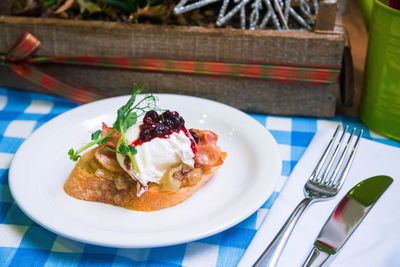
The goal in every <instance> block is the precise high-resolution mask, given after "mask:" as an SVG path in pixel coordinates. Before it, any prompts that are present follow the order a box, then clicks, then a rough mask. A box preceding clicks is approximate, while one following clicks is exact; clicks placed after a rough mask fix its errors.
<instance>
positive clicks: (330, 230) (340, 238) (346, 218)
mask: <svg viewBox="0 0 400 267" xmlns="http://www.w3.org/2000/svg"><path fill="white" fill-rule="evenodd" d="M392 182H393V179H392V178H391V177H389V176H383V175H381V176H374V177H371V178H368V179H365V180H364V181H362V182H360V183H358V184H357V185H356V186H354V187H353V188H352V189H350V191H349V192H348V193H347V194H346V195H345V196H344V197H343V199H342V200H341V201H340V202H339V204H338V205H337V206H336V208H335V209H334V211H333V212H332V214H331V216H330V217H329V218H328V220H327V221H326V223H325V225H324V226H323V227H322V229H321V232H320V233H319V235H318V237H317V239H316V240H315V242H314V247H313V249H312V250H311V252H310V254H309V255H308V257H307V259H306V261H305V262H304V263H303V267H304V266H307V267H308V266H312V267H314V266H322V265H323V264H324V263H326V262H327V260H328V259H329V258H330V256H334V255H335V254H336V253H337V252H338V251H339V249H340V248H341V247H342V246H343V245H344V243H346V241H347V239H348V238H349V237H350V236H351V234H352V233H353V232H354V230H355V229H356V228H357V226H358V225H359V224H360V223H361V222H362V220H363V219H364V217H365V216H366V215H367V214H368V212H369V211H370V210H371V208H372V206H373V205H374V204H375V202H376V201H377V200H378V199H379V197H380V196H381V195H382V194H383V193H384V192H385V191H386V189H387V188H388V187H389V186H390V184H391V183H392Z"/></svg>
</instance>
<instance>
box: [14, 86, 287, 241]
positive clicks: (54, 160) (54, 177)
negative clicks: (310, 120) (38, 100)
mask: <svg viewBox="0 0 400 267" xmlns="http://www.w3.org/2000/svg"><path fill="white" fill-rule="evenodd" d="M157 96H158V97H159V102H158V105H159V106H160V107H161V108H164V109H170V110H177V111H178V112H179V113H180V114H181V115H182V116H183V118H184V119H185V121H186V127H187V128H198V129H208V130H212V131H214V132H215V133H217V134H218V135H219V141H218V143H219V145H220V147H221V148H222V149H223V150H224V151H226V152H227V153H228V156H227V158H226V161H225V163H224V164H223V166H222V167H221V168H220V169H219V170H218V172H217V173H216V174H215V176H214V177H213V178H212V179H211V180H210V181H209V182H208V183H207V184H206V185H205V186H203V187H202V188H201V189H200V190H199V191H198V192H196V193H195V194H194V195H193V196H192V197H190V198H189V199H187V200H185V201H184V202H183V203H181V204H178V205H177V206H174V207H170V208H167V209H163V210H160V211H154V212H138V211H132V210H128V209H124V208H119V207H114V206H112V205H107V204H102V203H96V202H89V201H83V200H78V199H75V198H73V197H70V196H69V195H67V194H66V193H65V192H64V190H63V185H64V182H65V180H66V179H67V177H68V175H69V173H70V172H71V170H72V168H73V167H74V162H72V161H71V160H69V157H68V155H67V151H68V150H69V149H70V148H71V147H73V148H75V149H76V148H78V147H80V146H82V145H83V144H85V143H87V142H88V141H89V139H90V133H92V132H93V131H95V130H97V129H99V128H100V127H101V123H102V122H106V123H108V124H109V125H111V124H112V122H113V121H114V120H115V117H116V110H117V109H118V108H119V107H121V106H122V105H123V104H125V103H126V101H127V100H128V98H129V97H128V96H122V97H115V98H109V99H105V100H101V101H97V102H93V103H90V104H87V105H83V106H80V107H77V108H75V109H73V110H70V111H68V112H66V113H64V114H62V115H60V116H58V117H56V118H54V119H53V120H51V121H49V122H48V123H46V124H45V125H43V126H42V127H40V128H39V129H38V130H37V131H35V132H34V133H33V134H32V135H31V136H30V137H29V138H28V139H27V140H26V141H25V142H24V143H23V144H22V145H21V147H20V149H19V150H18V152H17V153H16V155H15V157H14V159H13V162H12V164H11V167H10V172H9V185H10V190H11V193H12V195H13V197H14V199H15V201H16V202H17V204H18V205H19V207H20V208H21V209H22V210H23V211H24V212H25V213H26V214H27V215H28V216H29V217H30V218H32V219H33V220H34V221H35V222H37V223H38V224H40V225H42V226H43V227H45V228H47V229H49V230H50V231H53V232H55V233H57V234H60V235H62V236H65V237H68V238H71V239H75V240H78V241H83V242H86V243H91V244H96V245H103V246H111V247H125V248H143V247H158V246H167V245H173V244H179V243H184V242H188V241H192V240H196V239H200V238H203V237H207V236H210V235H213V234H216V233H218V232H220V231H223V230H225V229H227V228H229V227H231V226H233V225H235V224H237V223H239V222H241V221H242V220H244V219H246V218H247V217H248V216H250V215H251V214H252V213H254V212H255V211H256V210H257V209H258V208H259V207H260V206H261V205H262V204H263V203H264V202H265V201H266V200H267V199H268V197H269V196H270V195H271V193H272V192H273V188H274V186H275V184H276V182H277V179H278V177H279V175H280V173H281V167H282V165H281V157H280V153H279V150H278V145H277V143H276V142H275V140H274V138H273V137H272V135H271V134H270V133H269V132H268V131H267V130H266V129H265V128H264V127H263V126H262V125H261V124H260V123H258V122H257V121H256V120H254V119H253V118H251V117H249V116H248V115H246V114H245V113H243V112H241V111H239V110H237V109H234V108H232V107H230V106H227V105H224V104H220V103H217V102H214V101H210V100H205V99H201V98H196V97H189V96H181V95H168V94H160V95H157Z"/></svg>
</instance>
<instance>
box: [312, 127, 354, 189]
mask: <svg viewBox="0 0 400 267" xmlns="http://www.w3.org/2000/svg"><path fill="white" fill-rule="evenodd" d="M347 129H349V126H348V125H347V126H346V128H345V129H344V130H343V133H342V136H340V139H339V142H338V143H337V145H336V148H335V151H334V152H333V155H332V157H331V160H330V161H329V163H328V166H327V167H326V168H325V171H324V173H323V174H322V175H321V177H320V178H318V179H317V180H316V182H317V183H322V182H325V181H324V180H325V179H326V178H327V177H328V174H329V172H330V170H331V168H332V165H333V162H334V161H335V159H336V156H337V154H338V153H339V149H340V147H341V146H342V144H343V142H342V141H343V138H344V136H345V135H346V132H347Z"/></svg>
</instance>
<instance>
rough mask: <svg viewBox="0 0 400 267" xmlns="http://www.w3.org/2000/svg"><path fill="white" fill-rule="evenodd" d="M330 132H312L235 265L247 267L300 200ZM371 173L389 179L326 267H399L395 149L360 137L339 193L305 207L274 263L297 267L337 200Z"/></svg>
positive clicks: (399, 188) (399, 155) (399, 184)
mask: <svg viewBox="0 0 400 267" xmlns="http://www.w3.org/2000/svg"><path fill="white" fill-rule="evenodd" d="M332 135H333V131H331V130H326V131H322V132H319V133H317V134H316V135H315V137H314V139H313V140H312V142H311V144H310V146H309V147H308V148H307V150H306V151H305V153H304V155H303V156H302V158H301V159H300V161H299V162H298V163H297V165H296V167H295V168H294V170H293V172H292V174H291V175H290V177H289V180H288V182H287V184H286V185H285V187H284V189H283V190H282V192H281V193H280V195H279V197H278V198H277V200H276V201H275V203H274V205H273V207H272V209H271V210H270V212H269V214H268V216H267V217H266V219H265V221H264V223H263V224H262V226H261V227H260V229H259V230H258V231H257V233H256V235H255V237H254V239H253V240H252V242H251V244H250V246H249V247H248V249H247V250H246V252H245V254H244V255H243V258H242V259H241V261H240V263H239V266H241V267H244V266H245V267H247V266H251V265H252V264H253V263H254V262H255V261H256V260H257V258H258V257H259V255H261V253H262V252H263V251H264V249H265V248H266V247H267V246H268V244H269V243H270V242H271V240H272V239H273V237H274V236H275V234H276V233H277V232H278V231H279V229H280V228H281V226H282V225H283V224H284V222H285V221H286V219H287V218H288V216H289V215H290V213H291V212H292V211H293V209H294V208H295V207H296V206H297V204H298V203H299V202H300V201H301V200H302V199H303V198H304V194H303V186H304V183H305V182H306V181H307V179H308V177H309V176H310V174H311V172H312V170H313V169H314V167H315V165H316V164H317V162H318V160H319V158H320V156H321V155H322V153H323V151H324V149H325V147H326V145H327V144H328V142H329V139H330V137H331V136H332ZM375 175H388V176H391V177H392V178H393V179H394V181H393V183H392V185H391V186H390V187H389V188H388V189H387V190H386V192H385V193H384V194H383V195H382V196H381V198H380V199H379V200H378V201H377V202H376V204H375V206H374V207H373V208H372V209H371V211H370V212H369V213H368V215H367V216H366V217H365V218H364V220H363V222H362V223H361V224H360V225H359V227H358V228H357V229H356V230H355V232H354V233H353V235H352V236H351V237H350V238H349V239H348V241H347V243H346V244H345V245H344V246H343V247H342V249H341V250H340V251H339V252H338V253H337V256H336V257H335V258H334V260H333V261H332V262H331V265H330V266H341V267H343V266H369V267H373V266H379V267H382V266H400V149H399V148H396V147H390V146H387V145H384V144H381V143H377V142H374V141H370V140H367V139H364V138H363V139H362V140H361V142H360V146H359V150H358V153H357V154H356V157H355V159H354V162H353V165H352V167H351V169H350V172H349V175H348V177H347V180H346V182H345V184H344V186H343V188H342V189H341V191H340V192H339V193H338V195H337V196H336V197H335V198H334V199H331V200H328V201H324V202H316V203H314V204H311V205H310V206H309V207H308V208H307V209H306V210H305V212H304V213H303V215H302V217H300V220H299V221H298V223H297V225H296V227H295V228H294V231H293V233H292V235H291V236H290V238H289V241H288V243H287V244H286V247H285V249H284V251H283V253H282V255H281V257H280V260H279V263H278V266H301V265H302V264H303V262H304V260H305V259H306V257H307V255H308V253H309V252H310V250H311V248H312V246H313V243H314V240H315V238H316V236H317V235H318V233H319V232H320V230H321V227H322V226H323V225H324V223H325V221H326V220H327V218H328V217H329V215H330V214H331V212H332V210H333V209H334V208H335V206H336V205H337V204H338V202H339V201H340V200H341V198H342V197H343V196H344V195H345V194H346V193H347V192H348V191H349V189H350V188H352V187H353V186H354V185H356V184H357V183H358V182H360V181H362V180H364V179H366V178H369V177H372V176H375Z"/></svg>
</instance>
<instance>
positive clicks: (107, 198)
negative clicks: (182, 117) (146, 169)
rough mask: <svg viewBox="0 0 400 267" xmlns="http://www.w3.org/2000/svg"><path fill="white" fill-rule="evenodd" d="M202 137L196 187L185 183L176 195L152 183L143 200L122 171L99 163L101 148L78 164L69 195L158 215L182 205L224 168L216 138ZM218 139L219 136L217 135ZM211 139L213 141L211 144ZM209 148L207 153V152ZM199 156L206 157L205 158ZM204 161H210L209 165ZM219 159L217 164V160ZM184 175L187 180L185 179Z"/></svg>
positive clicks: (68, 184)
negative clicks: (160, 210)
mask: <svg viewBox="0 0 400 267" xmlns="http://www.w3.org/2000/svg"><path fill="white" fill-rule="evenodd" d="M196 133H197V134H198V135H199V137H200V138H199V139H200V142H199V148H201V149H199V152H198V153H197V154H196V157H195V159H197V158H198V159H200V160H196V164H195V168H196V169H198V170H196V171H197V172H198V173H200V179H198V180H197V182H196V183H195V184H191V185H189V184H190V183H183V186H182V187H181V188H179V189H178V190H177V191H175V192H171V191H166V190H163V189H162V187H161V186H160V185H159V184H156V183H150V184H149V189H148V190H147V191H145V192H144V193H143V194H142V195H141V196H140V197H138V196H137V195H136V188H137V186H136V182H135V181H134V180H133V179H132V178H131V177H129V175H128V174H126V173H125V172H124V171H123V170H122V168H121V169H120V170H113V171H110V170H109V169H107V168H104V167H103V166H102V165H101V164H100V163H99V162H98V161H97V159H96V156H95V155H96V151H97V150H98V149H104V147H101V146H100V147H97V148H94V149H92V150H90V151H88V152H86V153H85V154H84V155H83V156H82V158H81V159H80V160H79V161H78V162H77V164H76V165H75V168H74V169H73V170H72V172H71V174H70V176H69V177H68V179H67V181H66V182H65V185H64V190H65V192H66V193H67V194H68V195H70V196H72V197H75V198H78V199H82V200H88V201H96V202H102V203H107V204H112V205H115V206H119V207H124V208H127V209H132V210H138V211H154V210H159V209H163V208H167V207H171V206H175V205H177V204H178V203H181V202H182V201H184V200H185V199H187V198H188V197H190V196H191V195H192V194H193V193H195V192H196V191H197V190H199V189H200V188H201V187H202V186H203V185H204V184H205V183H207V181H208V180H209V179H210V178H211V177H212V175H213V174H214V173H215V172H216V171H217V170H218V169H219V168H220V167H221V165H222V163H223V162H224V159H225V157H226V153H225V152H222V151H221V150H220V149H219V147H217V146H216V138H215V137H214V138H207V136H206V135H208V136H213V135H215V134H214V133H212V132H210V131H199V130H196ZM215 136H216V135H215ZM210 139H212V140H211V141H210ZM205 148H207V149H205ZM199 153H202V154H201V155H200V154H199ZM204 159H210V160H209V162H207V160H204ZM216 159H217V160H216ZM185 175H186V174H184V177H183V178H185Z"/></svg>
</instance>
